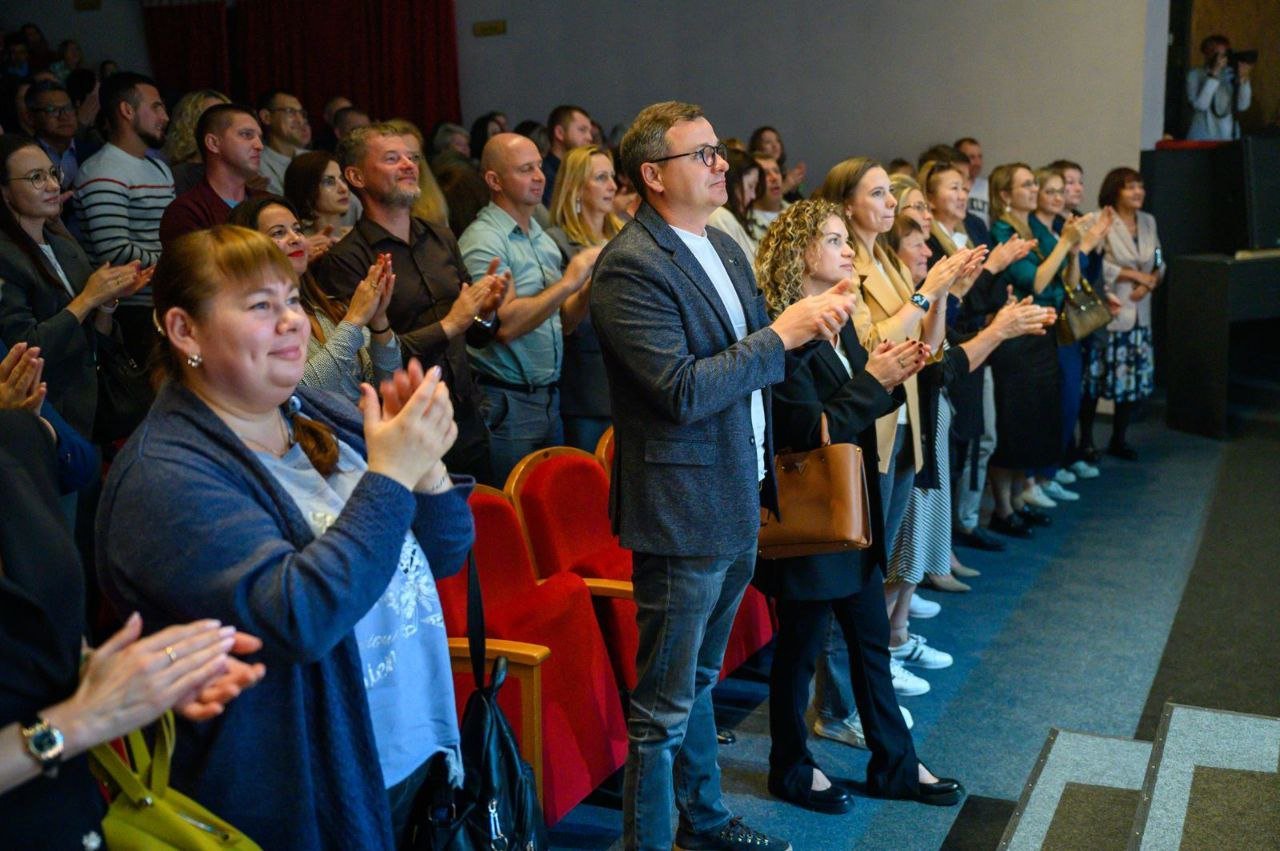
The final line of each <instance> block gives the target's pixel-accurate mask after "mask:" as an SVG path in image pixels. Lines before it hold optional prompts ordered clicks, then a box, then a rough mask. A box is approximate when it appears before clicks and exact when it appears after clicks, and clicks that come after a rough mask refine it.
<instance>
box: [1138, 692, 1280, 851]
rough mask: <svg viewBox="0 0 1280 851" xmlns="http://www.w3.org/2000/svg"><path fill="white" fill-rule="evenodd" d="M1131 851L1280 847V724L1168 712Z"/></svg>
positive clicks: (1173, 708) (1185, 710)
mask: <svg viewBox="0 0 1280 851" xmlns="http://www.w3.org/2000/svg"><path fill="white" fill-rule="evenodd" d="M1129 847H1130V848H1131V849H1133V851H1156V849H1166V848H1276V847H1280V718H1268V717H1265V716H1262V715H1245V714H1243V713H1239V712H1224V711H1221V710H1215V709H1201V708H1199V707H1194V706H1181V705H1179V704H1175V703H1168V704H1165V707H1164V712H1163V713H1162V714H1161V718H1160V727H1159V729H1158V730H1157V731H1156V739H1155V743H1154V745H1153V747H1152V754H1151V761H1150V765H1149V767H1148V769H1147V776H1146V779H1145V780H1144V782H1143V786H1142V799H1141V801H1140V802H1139V806H1138V812H1137V817H1136V818H1135V820H1134V826H1133V835H1132V836H1131V837H1130V842H1129Z"/></svg>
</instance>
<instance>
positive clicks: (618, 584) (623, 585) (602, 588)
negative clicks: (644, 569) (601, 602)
mask: <svg viewBox="0 0 1280 851" xmlns="http://www.w3.org/2000/svg"><path fill="white" fill-rule="evenodd" d="M582 581H583V582H585V583H586V585H587V590H588V591H590V592H591V596H592V597H616V598H617V599H619V600H634V599H635V587H634V586H633V585H632V584H631V583H630V582H627V581H626V580H625V579H585V578H584V579H583V580H582Z"/></svg>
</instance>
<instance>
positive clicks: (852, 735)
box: [813, 706, 915, 750]
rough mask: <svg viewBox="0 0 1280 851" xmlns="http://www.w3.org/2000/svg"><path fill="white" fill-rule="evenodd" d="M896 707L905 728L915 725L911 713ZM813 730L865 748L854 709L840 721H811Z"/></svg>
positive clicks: (826, 737)
mask: <svg viewBox="0 0 1280 851" xmlns="http://www.w3.org/2000/svg"><path fill="white" fill-rule="evenodd" d="M898 709H899V710H900V711H901V712H902V720H903V722H904V723H905V724H906V725H907V729H908V730H910V729H911V728H912V727H914V726H915V721H914V720H913V719H912V717H911V713H910V712H908V711H907V708H906V707H905V706H899V707H898ZM813 732H814V734H815V735H818V736H821V737H822V738H824V739H831V740H832V741H836V742H841V743H843V744H846V745H849V746H850V747H855V748H862V749H863V750H867V737H866V735H864V734H863V732H862V719H861V718H859V717H858V711H857V710H856V709H855V710H854V712H853V714H852V715H850V716H849V717H848V718H845V719H844V720H842V721H823V720H822V719H821V718H819V719H818V720H817V721H814V722H813Z"/></svg>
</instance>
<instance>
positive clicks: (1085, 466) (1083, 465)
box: [1071, 461, 1102, 479]
mask: <svg viewBox="0 0 1280 851" xmlns="http://www.w3.org/2000/svg"><path fill="white" fill-rule="evenodd" d="M1071 472H1073V473H1075V474H1076V478H1077V479H1096V478H1098V476H1100V475H1102V471H1101V470H1099V469H1098V468H1097V467H1095V466H1093V465H1092V464H1090V463H1089V462H1088V461H1077V462H1076V463H1074V464H1072V465H1071Z"/></svg>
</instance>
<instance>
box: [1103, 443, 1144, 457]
mask: <svg viewBox="0 0 1280 851" xmlns="http://www.w3.org/2000/svg"><path fill="white" fill-rule="evenodd" d="M1107 454H1108V455H1110V456H1112V457H1114V458H1119V459H1121V460H1122V461H1137V460H1138V450H1136V449H1134V448H1133V447H1132V446H1130V445H1129V444H1127V443H1121V444H1114V443H1113V444H1112V445H1110V446H1108V447H1107Z"/></svg>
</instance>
